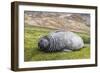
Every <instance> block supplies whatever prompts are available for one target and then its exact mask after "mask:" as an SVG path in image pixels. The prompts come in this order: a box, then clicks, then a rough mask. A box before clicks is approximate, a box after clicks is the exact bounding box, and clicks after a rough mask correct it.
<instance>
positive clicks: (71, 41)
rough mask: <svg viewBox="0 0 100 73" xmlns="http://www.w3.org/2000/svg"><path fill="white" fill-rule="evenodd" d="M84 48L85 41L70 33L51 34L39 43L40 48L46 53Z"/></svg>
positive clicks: (42, 38) (57, 32)
mask: <svg viewBox="0 0 100 73" xmlns="http://www.w3.org/2000/svg"><path fill="white" fill-rule="evenodd" d="M83 46H84V42H83V39H82V38H81V37H80V36H78V35H77V34H75V33H73V32H70V31H68V32H64V31H56V32H51V33H49V34H48V35H46V36H43V37H41V38H40V40H39V42H38V47H39V48H40V49H41V50H43V51H45V52H55V51H73V50H80V49H81V48H82V47H83Z"/></svg>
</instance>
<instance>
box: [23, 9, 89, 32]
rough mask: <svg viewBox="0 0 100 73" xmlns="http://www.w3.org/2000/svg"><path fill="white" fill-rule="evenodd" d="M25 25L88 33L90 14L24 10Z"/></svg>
mask: <svg viewBox="0 0 100 73" xmlns="http://www.w3.org/2000/svg"><path fill="white" fill-rule="evenodd" d="M24 16H25V25H32V26H40V27H46V28H51V29H58V30H64V31H74V32H82V33H89V32H90V30H89V28H90V15H89V14H79V13H78V14H75V13H64V12H62V13H57V12H36V11H35V12H30V11H26V12H25V15H24Z"/></svg>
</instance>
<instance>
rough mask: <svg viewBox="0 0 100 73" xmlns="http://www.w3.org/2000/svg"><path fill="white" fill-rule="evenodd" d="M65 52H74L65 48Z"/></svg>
mask: <svg viewBox="0 0 100 73" xmlns="http://www.w3.org/2000/svg"><path fill="white" fill-rule="evenodd" d="M63 51H65V52H71V51H72V50H71V49H67V48H64V49H63Z"/></svg>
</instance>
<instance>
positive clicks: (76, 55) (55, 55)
mask: <svg viewBox="0 0 100 73" xmlns="http://www.w3.org/2000/svg"><path fill="white" fill-rule="evenodd" d="M50 31H52V30H50V29H45V28H40V27H32V26H25V32H24V33H25V36H24V37H25V38H24V48H25V49H24V61H46V60H67V59H68V60H69V59H86V58H90V45H89V42H90V38H89V35H87V34H82V33H78V34H79V35H80V36H81V37H82V38H83V40H84V42H85V46H84V47H83V48H82V49H81V50H79V51H72V52H52V53H45V52H43V51H40V50H39V48H38V44H37V43H38V40H39V38H40V37H42V36H44V35H47V34H48V33H49V32H50Z"/></svg>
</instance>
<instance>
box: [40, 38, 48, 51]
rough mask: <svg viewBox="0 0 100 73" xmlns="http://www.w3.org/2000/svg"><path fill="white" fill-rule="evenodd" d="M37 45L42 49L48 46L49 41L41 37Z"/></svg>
mask: <svg viewBox="0 0 100 73" xmlns="http://www.w3.org/2000/svg"><path fill="white" fill-rule="evenodd" d="M38 45H39V48H40V49H42V50H43V49H46V48H48V45H49V41H48V40H47V39H46V38H42V39H40V41H39V43H38Z"/></svg>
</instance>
